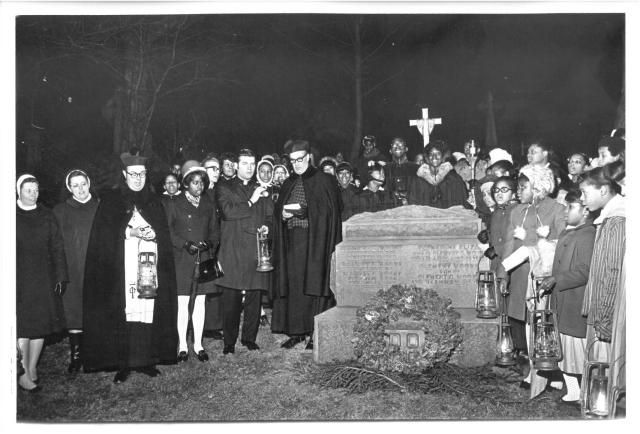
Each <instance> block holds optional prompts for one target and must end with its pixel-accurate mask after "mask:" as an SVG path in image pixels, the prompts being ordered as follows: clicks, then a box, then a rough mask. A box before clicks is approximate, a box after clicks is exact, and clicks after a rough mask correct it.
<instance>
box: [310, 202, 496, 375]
mask: <svg viewBox="0 0 640 434" xmlns="http://www.w3.org/2000/svg"><path fill="white" fill-rule="evenodd" d="M480 229H481V226H480V219H478V218H477V217H476V215H475V213H474V212H473V211H470V210H465V209H463V208H462V207H452V208H449V209H438V208H431V207H428V206H417V205H408V206H403V207H399V208H394V209H390V210H386V211H380V212H377V213H362V214H357V215H355V216H353V217H351V218H350V219H349V220H347V221H346V222H344V223H343V225H342V242H341V243H340V244H338V245H337V246H336V250H335V253H334V255H333V258H332V266H331V289H332V290H333V292H334V294H335V297H336V302H337V303H336V304H337V305H336V307H334V308H332V309H329V310H327V311H326V312H323V313H322V314H320V315H317V316H316V317H315V329H314V349H313V358H314V361H316V362H319V363H325V362H330V361H334V360H350V359H353V358H355V355H354V352H353V346H352V344H351V340H352V339H353V326H354V324H355V322H356V310H357V309H358V307H361V306H364V305H365V304H366V302H367V301H368V300H369V299H370V298H371V297H372V296H373V295H375V294H376V293H377V292H378V291H379V290H380V289H382V288H389V287H390V286H392V285H396V284H401V285H416V286H418V287H421V288H431V289H433V290H435V291H437V292H438V293H439V294H440V295H441V296H442V297H445V298H449V299H451V301H452V305H453V307H455V308H456V310H457V311H458V312H459V313H460V320H461V322H462V325H463V343H462V344H461V346H460V347H459V348H458V349H457V350H456V353H454V355H453V358H452V360H451V361H452V362H453V363H456V364H458V365H460V366H479V365H483V364H485V363H487V362H491V361H493V360H495V342H496V335H497V327H498V326H497V324H498V320H497V319H478V318H476V312H475V291H476V276H477V271H478V261H479V260H480V258H482V257H483V256H482V251H481V250H480V248H479V247H478V241H477V239H476V236H477V234H478V232H479V231H480Z"/></svg>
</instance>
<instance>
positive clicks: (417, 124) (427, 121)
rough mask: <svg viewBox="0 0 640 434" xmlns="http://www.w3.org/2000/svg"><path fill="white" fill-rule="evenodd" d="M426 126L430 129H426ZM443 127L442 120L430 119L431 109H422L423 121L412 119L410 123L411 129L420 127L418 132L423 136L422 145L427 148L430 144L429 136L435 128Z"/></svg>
mask: <svg viewBox="0 0 640 434" xmlns="http://www.w3.org/2000/svg"><path fill="white" fill-rule="evenodd" d="M425 124H426V125H427V127H428V128H426V129H425V127H424V126H425ZM436 125H442V118H434V119H429V109H428V108H423V109H422V119H412V120H410V121H409V126H410V127H418V131H420V134H422V143H423V145H424V147H425V148H426V147H427V145H428V144H429V134H431V131H433V127H435V126H436Z"/></svg>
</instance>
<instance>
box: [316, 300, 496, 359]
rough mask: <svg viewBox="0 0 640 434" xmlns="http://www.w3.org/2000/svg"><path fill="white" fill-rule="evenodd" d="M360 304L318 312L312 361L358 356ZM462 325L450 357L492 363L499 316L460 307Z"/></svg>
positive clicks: (494, 354)
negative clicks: (355, 343) (354, 341)
mask: <svg viewBox="0 0 640 434" xmlns="http://www.w3.org/2000/svg"><path fill="white" fill-rule="evenodd" d="M357 309H358V308H357V307H334V308H332V309H329V310H327V311H326V312H323V313H321V314H320V315H317V316H316V317H315V320H314V325H315V327H314V332H313V342H314V345H313V361H314V362H316V363H329V362H332V361H346V360H352V359H355V354H354V352H353V344H352V343H351V340H352V339H353V326H354V325H355V323H356V310H357ZM456 311H457V312H458V313H460V321H461V322H462V327H463V332H462V334H463V336H462V339H463V341H462V344H461V345H460V347H459V348H458V349H456V351H455V353H454V354H453V356H452V357H451V359H450V362H451V363H454V364H456V365H458V366H462V367H472V366H482V365H485V364H487V363H493V362H494V361H495V357H496V350H495V347H496V337H497V334H498V324H499V318H496V319H479V318H476V311H475V309H469V308H458V309H456Z"/></svg>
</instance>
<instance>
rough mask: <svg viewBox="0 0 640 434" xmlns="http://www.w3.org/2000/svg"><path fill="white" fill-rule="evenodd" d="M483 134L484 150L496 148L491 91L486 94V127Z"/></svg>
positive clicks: (496, 139) (496, 136)
mask: <svg viewBox="0 0 640 434" xmlns="http://www.w3.org/2000/svg"><path fill="white" fill-rule="evenodd" d="M485 134H486V135H485V139H484V147H485V149H486V150H489V149H493V148H496V147H497V146H498V135H497V134H496V118H495V115H494V112H493V94H492V93H491V91H489V93H488V94H487V126H486V133H485Z"/></svg>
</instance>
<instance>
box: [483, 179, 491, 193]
mask: <svg viewBox="0 0 640 434" xmlns="http://www.w3.org/2000/svg"><path fill="white" fill-rule="evenodd" d="M491 187H493V181H487V182H485V183H483V184H482V185H480V191H481V192H483V193H486V192H487V191H490V190H491Z"/></svg>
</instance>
